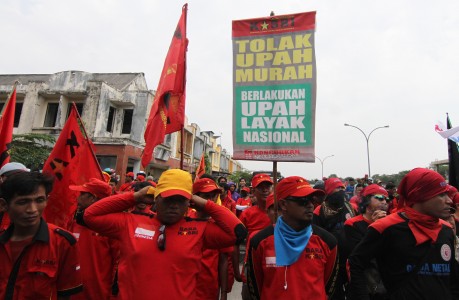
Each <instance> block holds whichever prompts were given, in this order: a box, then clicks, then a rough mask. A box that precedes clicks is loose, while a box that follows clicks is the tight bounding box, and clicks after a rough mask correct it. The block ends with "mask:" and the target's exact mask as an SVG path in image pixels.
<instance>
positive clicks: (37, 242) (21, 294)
mask: <svg viewBox="0 0 459 300" xmlns="http://www.w3.org/2000/svg"><path fill="white" fill-rule="evenodd" d="M12 231H13V228H12V227H9V228H8V229H7V230H6V232H5V233H3V234H2V235H0V287H2V288H0V299H5V294H6V288H5V287H6V286H7V283H8V279H9V277H10V274H11V273H12V271H13V266H14V263H15V262H14V261H13V259H12V255H11V254H12V253H11V252H10V245H11V240H10V237H11V235H12ZM21 255H22V259H21V261H20V267H19V271H18V273H17V277H16V281H15V283H14V294H13V300H23V299H34V300H41V299H46V300H56V299H57V297H58V296H65V295H73V294H75V293H78V292H80V291H81V290H82V282H81V271H80V262H79V258H78V244H77V243H76V240H75V238H74V237H73V236H72V234H71V233H70V232H67V231H65V230H64V229H62V228H60V227H57V226H55V225H53V224H47V223H46V222H45V221H44V220H43V219H42V220H41V223H40V227H39V229H38V232H37V234H36V235H35V236H34V238H33V240H32V242H31V243H30V244H29V245H27V246H25V247H24V248H23V250H22V254H21Z"/></svg>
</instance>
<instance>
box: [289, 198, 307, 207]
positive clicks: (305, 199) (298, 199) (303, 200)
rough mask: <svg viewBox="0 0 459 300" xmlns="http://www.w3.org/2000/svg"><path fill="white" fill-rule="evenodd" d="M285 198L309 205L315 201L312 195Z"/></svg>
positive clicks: (302, 204)
mask: <svg viewBox="0 0 459 300" xmlns="http://www.w3.org/2000/svg"><path fill="white" fill-rule="evenodd" d="M285 200H287V201H291V202H295V203H296V204H297V205H298V206H307V205H308V204H309V203H312V202H313V201H314V200H313V199H312V197H291V198H285Z"/></svg>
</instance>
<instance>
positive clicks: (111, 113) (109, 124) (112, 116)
mask: <svg viewBox="0 0 459 300" xmlns="http://www.w3.org/2000/svg"><path fill="white" fill-rule="evenodd" d="M114 119H115V108H114V107H112V106H110V110H109V111H108V120H107V129H106V130H107V132H112V131H113V120H114Z"/></svg>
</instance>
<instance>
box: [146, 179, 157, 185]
mask: <svg viewBox="0 0 459 300" xmlns="http://www.w3.org/2000/svg"><path fill="white" fill-rule="evenodd" d="M147 181H148V182H149V183H151V185H152V186H154V187H156V182H154V181H153V180H147Z"/></svg>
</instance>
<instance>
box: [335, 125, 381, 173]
mask: <svg viewBox="0 0 459 300" xmlns="http://www.w3.org/2000/svg"><path fill="white" fill-rule="evenodd" d="M344 126H349V127H354V128H355V129H357V130H359V131H360V132H361V133H362V134H363V136H364V137H365V140H366V141H367V159H368V177H371V171H370V145H369V141H370V136H371V134H372V133H373V132H374V131H375V130H377V129H380V128H389V125H386V126H380V127H376V128H375V129H373V130H372V131H370V133H369V134H368V136H367V135H366V134H365V132H363V130H362V129H360V128H359V127H357V126H354V125H351V124H347V123H344Z"/></svg>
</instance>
